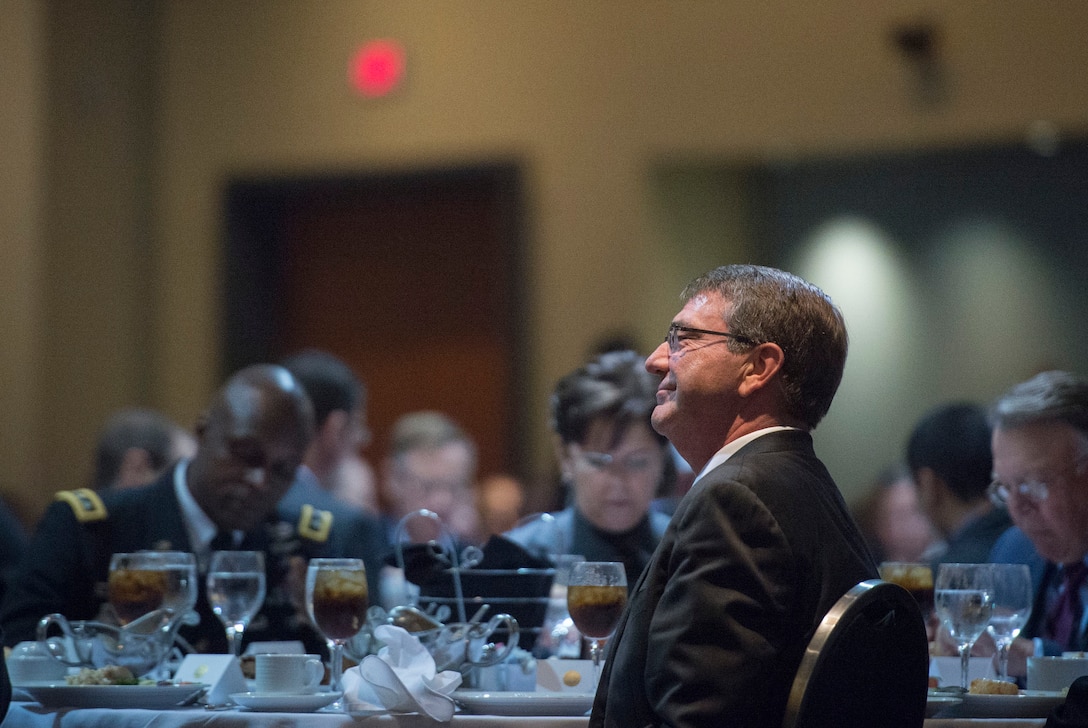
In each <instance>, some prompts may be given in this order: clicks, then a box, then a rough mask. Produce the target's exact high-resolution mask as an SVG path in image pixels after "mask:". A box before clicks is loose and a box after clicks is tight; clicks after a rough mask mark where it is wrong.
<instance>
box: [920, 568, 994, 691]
mask: <svg viewBox="0 0 1088 728" xmlns="http://www.w3.org/2000/svg"><path fill="white" fill-rule="evenodd" d="M990 566H991V565H990V564H941V565H939V566H938V567H937V581H936V584H935V589H934V594H935V600H936V604H937V615H938V616H939V617H940V619H941V624H942V625H943V626H944V628H945V629H946V630H948V634H949V635H951V637H952V639H953V640H954V641H955V643H956V646H957V648H958V649H959V653H960V688H961V689H962V690H963V691H964V692H966V691H967V668H968V666H969V665H970V660H971V646H972V645H973V644H974V643H975V640H977V639H978V638H979V636H980V635H981V634H982V633H983V632H984V631H985V630H986V625H987V624H989V622H990V615H991V614H992V613H993V610H994V580H993V569H991V568H990Z"/></svg>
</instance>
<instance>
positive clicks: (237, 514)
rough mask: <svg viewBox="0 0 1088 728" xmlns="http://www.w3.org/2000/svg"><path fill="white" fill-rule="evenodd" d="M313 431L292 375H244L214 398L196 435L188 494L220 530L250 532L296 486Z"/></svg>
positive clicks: (254, 370)
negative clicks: (195, 448)
mask: <svg viewBox="0 0 1088 728" xmlns="http://www.w3.org/2000/svg"><path fill="white" fill-rule="evenodd" d="M313 428H314V416H313V408H312V406H311V405H310V401H309V399H308V398H307V396H306V393H305V391H304V390H303V389H302V387H301V386H300V385H299V383H298V382H297V381H296V380H295V378H294V377H292V376H291V374H290V373H289V372H288V371H287V370H286V369H284V368H283V367H279V366H275V365H272V364H256V365H253V366H250V367H246V368H245V369H243V370H241V371H239V372H238V373H236V374H235V375H234V376H232V377H231V378H230V379H229V380H227V382H226V384H224V385H223V387H222V389H220V390H219V392H217V393H216V396H215V398H214V399H213V400H212V403H211V405H210V406H209V408H208V410H207V412H206V413H205V415H204V417H203V418H202V419H201V422H200V423H199V425H198V427H197V438H198V443H199V446H198V449H197V454H196V457H194V458H193V461H192V462H191V463H190V465H189V470H188V473H187V479H188V484H189V490H190V492H191V493H192V494H193V497H194V498H195V499H196V502H197V503H198V504H199V505H200V507H201V509H202V510H203V511H204V512H205V513H206V514H207V515H208V517H209V518H211V519H212V520H213V521H214V522H215V523H216V525H217V526H219V527H220V528H222V529H238V530H250V529H252V528H253V527H254V526H256V525H258V524H259V523H261V522H262V521H264V520H265V519H266V518H267V517H268V516H269V515H271V514H272V512H273V511H274V510H275V508H276V504H277V503H278V502H279V500H280V498H282V497H283V495H284V493H286V492H287V489H288V488H289V487H290V486H291V483H292V482H293V480H294V477H295V471H296V470H297V469H298V466H299V463H300V462H302V456H303V453H305V451H306V447H307V445H309V442H310V438H311V437H312V436H313Z"/></svg>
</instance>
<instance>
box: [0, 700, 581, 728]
mask: <svg viewBox="0 0 1088 728" xmlns="http://www.w3.org/2000/svg"><path fill="white" fill-rule="evenodd" d="M588 722H589V719H588V718H585V717H582V716H578V717H571V718H565V717H536V716H534V717H528V718H521V717H518V718H511V717H503V716H496V715H463V714H458V715H455V716H454V718H453V722H452V723H450V724H449V725H450V726H451V728H533V727H534V726H540V728H586V725H587V723H588ZM297 725H304V726H306V728H344V727H345V726H352V727H353V728H355V727H357V728H380V727H381V726H387V727H389V728H394V727H395V728H436V726H440V725H442V724H439V723H435V722H434V721H432V720H430V719H429V718H427V717H426V716H422V715H372V716H350V715H336V714H334V713H256V712H249V711H242V710H221V711H210V710H204V709H203V708H187V709H182V710H128V709H125V710H119V709H116V708H93V709H91V708H87V709H74V708H43V707H42V706H40V705H38V704H37V703H12V704H11V709H10V710H9V711H8V716H7V718H5V719H4V722H3V724H2V727H0V728H197V727H198V726H199V728H287V727H288V726H297Z"/></svg>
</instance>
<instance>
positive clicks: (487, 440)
mask: <svg viewBox="0 0 1088 728" xmlns="http://www.w3.org/2000/svg"><path fill="white" fill-rule="evenodd" d="M519 190H520V181H519V176H518V172H517V169H516V168H515V167H513V166H511V165H501V166H488V167H479V168H472V169H458V170H449V171H439V172H426V173H411V174H390V175H366V176H351V177H347V176H345V177H329V178H308V179H297V178H296V179H289V180H274V181H269V180H267V179H263V180H247V179H242V180H237V181H234V182H232V183H231V184H230V185H229V187H228V190H227V209H226V214H227V246H226V247H227V260H226V264H227V265H226V271H227V272H226V279H225V292H224V294H225V298H224V300H225V302H226V311H225V319H226V321H225V336H226V341H225V345H224V350H225V352H226V356H225V364H226V366H227V367H228V370H229V371H234V370H235V369H237V368H239V367H241V366H245V365H247V364H250V363H253V362H256V361H275V360H278V359H279V358H281V357H283V356H285V355H286V354H289V353H291V352H293V351H296V350H298V349H300V348H303V347H317V348H321V349H325V350H328V351H330V352H332V353H334V354H336V355H337V356H339V357H341V358H342V359H344V360H345V361H347V362H348V363H349V364H350V365H351V366H352V368H353V369H354V370H355V371H356V372H357V373H358V374H359V376H361V377H362V378H363V379H364V381H365V382H366V385H367V388H368V391H369V403H368V408H367V419H368V422H369V425H370V428H371V430H372V431H373V432H374V442H373V443H372V444H371V445H370V447H368V448H367V450H366V451H365V453H364V454H365V455H366V457H367V459H369V460H370V461H371V462H372V463H374V464H378V463H379V462H380V460H381V458H382V457H384V455H385V449H386V438H387V435H388V432H389V429H390V427H391V425H392V423H393V421H394V420H395V419H396V418H397V417H398V416H399V415H401V414H404V413H405V412H409V411H413V410H418V409H436V410H440V411H443V412H445V413H447V414H449V415H450V416H452V417H453V418H454V419H456V420H457V421H458V422H459V423H460V424H461V425H462V426H463V427H465V428H466V429H467V430H468V431H469V432H470V433H471V434H472V436H473V437H474V438H475V439H476V440H477V443H478V444H479V449H480V473H481V475H487V474H490V473H494V472H507V473H512V474H514V475H516V476H518V477H520V478H521V479H522V480H525V479H526V478H527V476H528V474H527V473H524V472H522V468H523V465H524V463H525V462H526V460H525V457H524V453H525V452H526V443H525V436H524V428H523V427H522V426H521V423H522V422H524V421H525V420H524V418H523V417H522V408H523V407H524V406H525V403H524V402H523V400H524V397H523V396H521V393H522V392H524V391H525V389H524V387H523V382H524V367H523V366H522V363H521V352H522V351H524V347H523V345H522V343H523V342H522V338H521V333H522V332H523V331H524V330H525V326H524V322H525V318H526V317H525V314H524V306H523V301H522V300H521V291H522V290H523V287H522V285H521V274H520V271H521V259H522V255H521V248H522V246H521V234H520V230H521V226H520V212H519V197H520V194H519Z"/></svg>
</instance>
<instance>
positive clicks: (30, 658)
mask: <svg viewBox="0 0 1088 728" xmlns="http://www.w3.org/2000/svg"><path fill="white" fill-rule="evenodd" d="M7 667H8V675H9V676H10V677H11V684H12V685H28V684H31V683H43V682H57V681H58V680H59V681H61V682H63V681H64V676H65V675H66V674H67V673H68V668H67V666H65V664H64V663H63V662H61V661H60V660H58V659H57V658H55V657H53V656H52V655H51V654H49V650H48V649H46V647H45V645H43V644H41V643H39V642H20V643H19V644H17V645H15V647H14V648H12V650H11V656H10V657H8V659H7Z"/></svg>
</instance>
